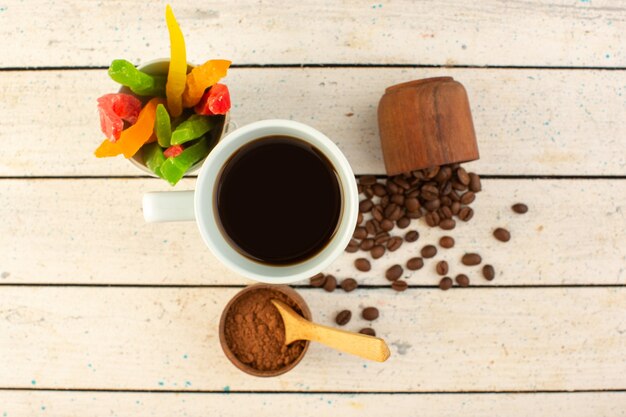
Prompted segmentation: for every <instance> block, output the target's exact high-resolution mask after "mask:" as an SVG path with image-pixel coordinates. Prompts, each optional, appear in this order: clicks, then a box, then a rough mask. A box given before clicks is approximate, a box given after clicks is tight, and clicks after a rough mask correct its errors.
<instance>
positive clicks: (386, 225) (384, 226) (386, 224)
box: [380, 219, 393, 232]
mask: <svg viewBox="0 0 626 417" xmlns="http://www.w3.org/2000/svg"><path fill="white" fill-rule="evenodd" d="M391 229H393V222H392V221H391V220H389V219H383V221H382V222H380V230H382V231H383V232H388V231H390V230H391Z"/></svg>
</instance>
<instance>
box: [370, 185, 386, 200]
mask: <svg viewBox="0 0 626 417" xmlns="http://www.w3.org/2000/svg"><path fill="white" fill-rule="evenodd" d="M372 191H373V192H374V195H375V196H378V197H382V196H384V195H387V189H386V188H385V186H384V185H382V184H378V183H377V184H374V185H372Z"/></svg>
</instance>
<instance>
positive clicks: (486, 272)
mask: <svg viewBox="0 0 626 417" xmlns="http://www.w3.org/2000/svg"><path fill="white" fill-rule="evenodd" d="M495 276H496V271H495V270H494V269H493V266H491V265H489V264H487V265H485V266H483V277H485V279H486V280H487V281H491V280H492V279H494V278H495Z"/></svg>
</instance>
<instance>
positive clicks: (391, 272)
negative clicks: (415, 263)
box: [385, 265, 404, 281]
mask: <svg viewBox="0 0 626 417" xmlns="http://www.w3.org/2000/svg"><path fill="white" fill-rule="evenodd" d="M403 272H404V271H403V270H402V267H401V266H400V265H394V266H392V267H390V268H389V269H387V272H385V278H387V279H388V280H389V281H395V280H397V279H398V278H400V277H401V276H402V273H403Z"/></svg>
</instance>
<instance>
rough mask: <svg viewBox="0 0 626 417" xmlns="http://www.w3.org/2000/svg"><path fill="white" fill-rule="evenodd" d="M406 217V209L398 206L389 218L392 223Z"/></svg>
mask: <svg viewBox="0 0 626 417" xmlns="http://www.w3.org/2000/svg"><path fill="white" fill-rule="evenodd" d="M402 216H404V209H403V208H402V207H401V206H396V209H395V210H394V211H393V213H391V216H389V217H388V219H389V220H391V221H394V222H395V221H397V220H400V217H402Z"/></svg>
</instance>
